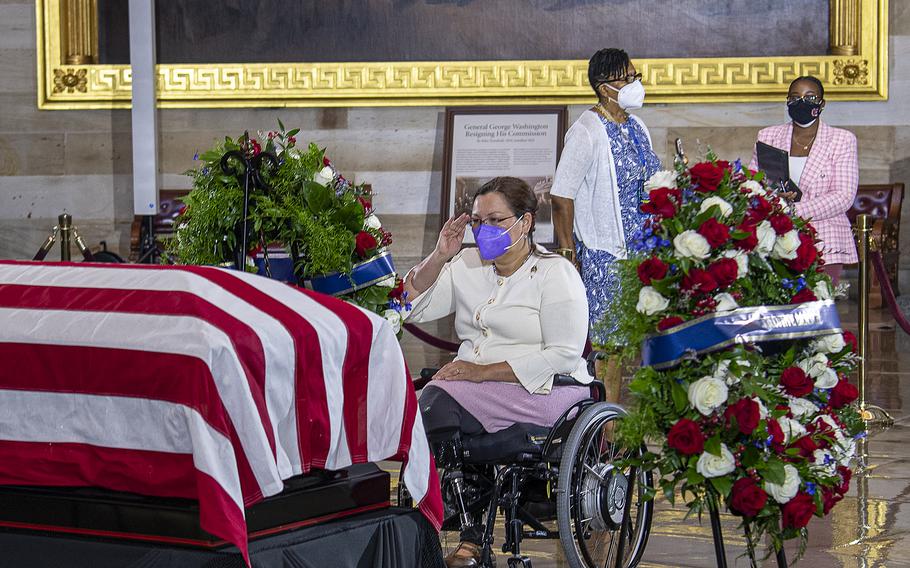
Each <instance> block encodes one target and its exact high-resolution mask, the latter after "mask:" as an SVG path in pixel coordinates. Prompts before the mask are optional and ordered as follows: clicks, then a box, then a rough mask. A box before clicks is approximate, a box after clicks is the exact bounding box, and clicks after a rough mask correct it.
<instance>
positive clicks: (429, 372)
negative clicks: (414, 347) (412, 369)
mask: <svg viewBox="0 0 910 568" xmlns="http://www.w3.org/2000/svg"><path fill="white" fill-rule="evenodd" d="M438 370H439V369H437V368H435V367H426V368H424V369H421V370H420V378H419V379H414V390H415V391H419V390H420V389H422V388H423V387H425V386H427V383H429V382H430V381H431V380H433V375H435V374H436V371H438Z"/></svg>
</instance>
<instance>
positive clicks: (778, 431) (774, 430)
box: [766, 418, 784, 447]
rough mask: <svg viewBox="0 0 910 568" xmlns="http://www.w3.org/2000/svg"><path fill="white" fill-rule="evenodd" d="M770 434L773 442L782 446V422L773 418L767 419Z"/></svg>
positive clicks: (777, 445) (774, 444)
mask: <svg viewBox="0 0 910 568" xmlns="http://www.w3.org/2000/svg"><path fill="white" fill-rule="evenodd" d="M766 424H767V427H768V435H769V436H771V444H772V445H773V446H776V447H780V446H782V445H783V443H784V430H783V428H781V427H780V422H778V421H777V420H775V419H773V418H768V421H767V423H766Z"/></svg>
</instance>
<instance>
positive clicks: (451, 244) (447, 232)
mask: <svg viewBox="0 0 910 568" xmlns="http://www.w3.org/2000/svg"><path fill="white" fill-rule="evenodd" d="M470 220H471V217H470V216H469V215H468V214H467V213H462V214H461V215H459V216H458V217H457V218H456V217H452V218H450V219H449V220H448V221H446V222H445V225H443V226H442V230H441V231H439V239H438V240H437V241H436V252H437V254H439V255H440V256H442V257H443V258H444V259H446V260H449V259H450V258H452V257H453V256H455V255H456V254H458V251H460V250H461V243H462V242H463V241H464V231H465V228H466V227H467V226H468V221H470Z"/></svg>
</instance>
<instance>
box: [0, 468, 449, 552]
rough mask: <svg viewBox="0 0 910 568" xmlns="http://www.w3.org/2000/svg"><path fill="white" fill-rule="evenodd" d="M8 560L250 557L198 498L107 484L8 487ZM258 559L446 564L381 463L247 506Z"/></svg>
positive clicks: (1, 514) (296, 485) (292, 486)
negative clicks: (202, 517)
mask: <svg viewBox="0 0 910 568" xmlns="http://www.w3.org/2000/svg"><path fill="white" fill-rule="evenodd" d="M0 503H2V506H0V531H2V532H0V551H2V552H0V565H2V566H4V567H5V566H10V567H18V566H23V567H25V566H27V567H29V568H40V567H44V566H47V567H54V568H58V567H60V568H65V567H68V566H74V567H75V566H79V567H82V566H92V567H93V568H95V567H104V566H111V567H114V566H117V567H122V566H142V567H144V568H154V567H164V566H174V567H178V566H179V567H181V568H182V567H191V566H199V567H206V568H214V567H216V566H218V567H227V566H243V565H244V563H243V558H242V556H241V555H240V553H239V552H238V551H237V549H236V547H234V546H231V545H228V544H227V543H225V542H223V541H220V540H219V539H217V538H216V537H214V536H212V535H210V534H208V533H206V532H205V531H203V530H202V529H201V528H200V527H199V506H198V502H196V501H193V500H188V499H162V498H154V497H147V496H142V495H136V494H132V493H122V492H114V491H106V490H102V489H98V488H54V487H12V486H2V487H0ZM246 522H247V529H248V531H249V552H250V560H251V563H252V565H253V566H262V567H266V566H299V567H309V566H313V567H317V566H319V567H322V566H332V567H338V568H344V567H347V566H350V567H363V566H382V567H391V568H396V567H402V568H404V567H415V568H416V567H422V566H439V565H441V562H442V553H441V551H440V547H439V539H438V536H437V534H436V531H435V530H434V529H433V527H432V526H431V525H430V524H429V523H428V521H427V520H426V519H425V518H424V517H423V515H422V514H421V513H420V512H419V511H417V510H411V509H396V508H390V506H389V474H388V473H387V472H384V471H382V470H380V469H379V468H378V467H377V466H376V465H375V464H363V465H356V466H351V467H349V468H347V469H345V470H341V471H338V472H326V471H314V472H312V473H310V474H309V475H305V476H298V477H294V478H291V479H289V480H287V481H286V482H285V490H284V491H283V492H282V493H280V494H278V495H275V496H273V497H269V498H267V499H265V500H263V501H261V502H259V503H257V504H255V505H253V506H251V507H248V508H247V509H246Z"/></svg>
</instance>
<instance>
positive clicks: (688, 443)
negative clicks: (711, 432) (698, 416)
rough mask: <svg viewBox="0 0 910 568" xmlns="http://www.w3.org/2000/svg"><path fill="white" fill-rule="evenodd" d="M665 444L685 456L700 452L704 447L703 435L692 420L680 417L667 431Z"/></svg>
mask: <svg viewBox="0 0 910 568" xmlns="http://www.w3.org/2000/svg"><path fill="white" fill-rule="evenodd" d="M667 445H668V446H670V447H671V448H673V449H674V450H676V451H677V452H679V453H681V454H683V455H686V456H691V455H694V454H700V453H701V452H702V450H704V449H705V435H704V434H703V433H702V431H701V428H699V427H698V424H696V423H695V422H694V421H692V420H689V419H688V418H680V419H679V421H678V422H677V423H676V424H674V425H673V427H672V428H670V431H669V432H667Z"/></svg>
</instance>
